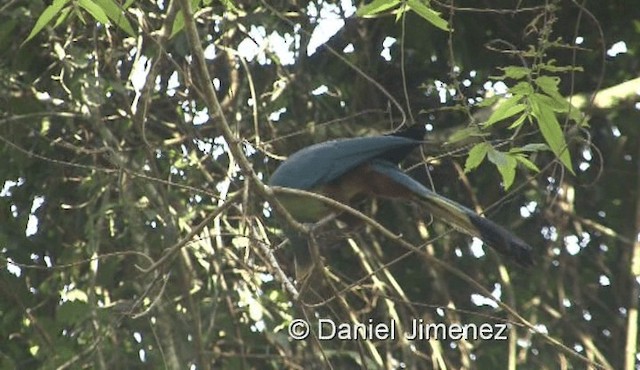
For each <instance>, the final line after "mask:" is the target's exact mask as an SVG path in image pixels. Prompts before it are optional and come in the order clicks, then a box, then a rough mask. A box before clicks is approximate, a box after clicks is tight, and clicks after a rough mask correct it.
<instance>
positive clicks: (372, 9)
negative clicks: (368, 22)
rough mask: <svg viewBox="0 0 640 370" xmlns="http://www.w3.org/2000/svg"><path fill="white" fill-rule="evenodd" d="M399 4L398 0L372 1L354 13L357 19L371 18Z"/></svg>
mask: <svg viewBox="0 0 640 370" xmlns="http://www.w3.org/2000/svg"><path fill="white" fill-rule="evenodd" d="M399 4H400V0H374V1H372V2H371V3H369V4H366V5H363V6H362V7H360V9H358V10H357V11H356V15H357V16H358V17H367V16H373V15H375V14H378V13H381V12H384V11H385V10H388V9H391V8H393V7H395V6H397V5H399Z"/></svg>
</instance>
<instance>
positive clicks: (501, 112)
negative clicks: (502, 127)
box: [483, 95, 527, 127]
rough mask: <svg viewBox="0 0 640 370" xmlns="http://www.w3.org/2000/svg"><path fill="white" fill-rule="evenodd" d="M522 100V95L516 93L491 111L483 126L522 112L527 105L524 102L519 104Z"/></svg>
mask: <svg viewBox="0 0 640 370" xmlns="http://www.w3.org/2000/svg"><path fill="white" fill-rule="evenodd" d="M520 100H522V96H520V95H514V96H512V97H510V98H509V99H507V100H504V101H503V102H501V103H500V104H499V105H498V107H497V108H496V110H494V111H493V113H491V116H490V117H489V119H488V120H487V121H486V122H485V123H484V124H483V126H485V127H488V126H491V125H493V124H494V123H496V122H499V121H502V120H503V119H505V118H509V117H511V116H513V115H516V114H518V113H520V112H522V111H523V110H524V109H525V108H526V107H527V106H526V105H524V104H518V102H519V101H520Z"/></svg>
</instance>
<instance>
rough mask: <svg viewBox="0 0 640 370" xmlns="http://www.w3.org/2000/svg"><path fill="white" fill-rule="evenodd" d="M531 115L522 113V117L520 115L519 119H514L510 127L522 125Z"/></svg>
mask: <svg viewBox="0 0 640 370" xmlns="http://www.w3.org/2000/svg"><path fill="white" fill-rule="evenodd" d="M528 117H529V115H528V114H527V113H525V114H523V115H521V116H520V117H518V119H517V120H515V121H513V123H512V124H510V125H509V127H508V128H509V129H514V128H516V127H518V126H520V125H522V124H523V123H524V121H525V120H526V119H527V118H528Z"/></svg>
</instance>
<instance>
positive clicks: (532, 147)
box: [509, 143, 549, 153]
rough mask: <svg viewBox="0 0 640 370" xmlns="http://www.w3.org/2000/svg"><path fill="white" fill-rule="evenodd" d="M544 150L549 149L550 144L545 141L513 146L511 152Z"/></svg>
mask: <svg viewBox="0 0 640 370" xmlns="http://www.w3.org/2000/svg"><path fill="white" fill-rule="evenodd" d="M542 150H549V146H548V145H547V144H544V143H531V144H527V145H525V146H523V147H519V148H512V149H511V150H509V153H521V152H539V151H542Z"/></svg>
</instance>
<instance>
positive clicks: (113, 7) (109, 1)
mask: <svg viewBox="0 0 640 370" xmlns="http://www.w3.org/2000/svg"><path fill="white" fill-rule="evenodd" d="M95 2H96V4H98V5H99V6H100V7H101V8H102V10H104V12H105V14H106V15H107V17H109V19H111V21H112V22H113V23H114V24H115V25H116V26H118V27H120V28H121V29H122V30H123V31H124V32H126V33H127V34H128V35H129V36H135V34H136V33H135V31H134V30H133V27H131V23H129V20H128V19H127V18H126V17H125V15H124V12H123V9H121V8H120V5H118V4H117V3H115V2H114V1H113V0H95Z"/></svg>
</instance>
